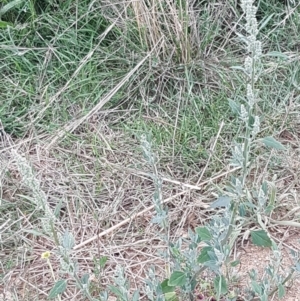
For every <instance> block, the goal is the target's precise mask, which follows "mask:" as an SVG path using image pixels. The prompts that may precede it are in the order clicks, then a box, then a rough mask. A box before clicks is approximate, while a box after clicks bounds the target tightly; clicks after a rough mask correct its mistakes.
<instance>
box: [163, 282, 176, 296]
mask: <svg viewBox="0 0 300 301" xmlns="http://www.w3.org/2000/svg"><path fill="white" fill-rule="evenodd" d="M168 283H169V279H165V280H164V281H163V282H162V283H161V289H162V292H163V293H164V294H166V293H170V292H174V290H175V287H174V286H170V285H168Z"/></svg>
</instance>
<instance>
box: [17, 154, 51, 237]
mask: <svg viewBox="0 0 300 301" xmlns="http://www.w3.org/2000/svg"><path fill="white" fill-rule="evenodd" d="M12 155H13V157H14V159H15V161H16V165H17V167H18V169H19V172H20V175H21V178H22V183H23V185H25V186H26V187H27V188H29V189H30V190H31V193H32V196H31V197H28V196H26V199H28V200H29V201H31V202H32V203H33V204H34V205H35V209H36V210H40V211H42V212H43V216H42V217H41V220H42V225H43V228H44V231H45V232H46V233H47V234H49V235H52V231H53V225H54V222H55V219H56V218H55V215H54V213H53V211H52V209H51V208H50V206H49V204H48V202H47V196H46V194H45V192H44V191H43V190H42V189H41V186H40V183H39V181H38V180H37V178H36V176H35V174H34V171H33V169H32V167H31V165H30V163H29V162H28V161H27V160H26V159H25V158H24V157H22V156H21V155H20V154H19V153H18V152H17V151H15V150H13V151H12Z"/></svg>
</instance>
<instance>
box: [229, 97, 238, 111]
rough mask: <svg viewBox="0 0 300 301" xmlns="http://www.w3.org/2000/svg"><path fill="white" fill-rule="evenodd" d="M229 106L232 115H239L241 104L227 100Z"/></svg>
mask: <svg viewBox="0 0 300 301" xmlns="http://www.w3.org/2000/svg"><path fill="white" fill-rule="evenodd" d="M228 103H229V106H230V108H231V110H232V112H233V113H234V114H240V112H241V104H240V103H239V102H237V101H234V100H232V99H230V98H229V99H228Z"/></svg>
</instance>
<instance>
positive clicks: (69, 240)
mask: <svg viewBox="0 0 300 301" xmlns="http://www.w3.org/2000/svg"><path fill="white" fill-rule="evenodd" d="M62 245H63V247H64V248H65V249H67V250H71V249H72V248H73V247H74V245H75V239H74V236H73V235H72V233H70V232H69V231H66V232H65V233H64V235H63V241H62Z"/></svg>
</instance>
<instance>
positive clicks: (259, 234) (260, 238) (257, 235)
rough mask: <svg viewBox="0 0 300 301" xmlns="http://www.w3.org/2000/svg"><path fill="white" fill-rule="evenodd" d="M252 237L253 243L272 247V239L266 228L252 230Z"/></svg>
mask: <svg viewBox="0 0 300 301" xmlns="http://www.w3.org/2000/svg"><path fill="white" fill-rule="evenodd" d="M250 233H251V238H252V242H253V244H255V245H256V246H260V247H271V246H272V241H271V239H270V237H269V236H268V234H267V232H266V231H264V230H257V231H251V232H250Z"/></svg>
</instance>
